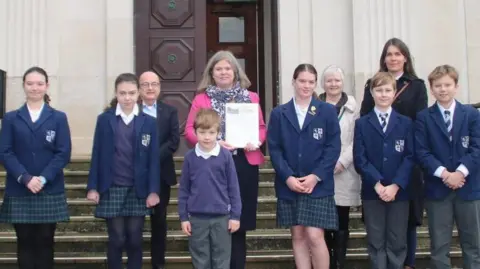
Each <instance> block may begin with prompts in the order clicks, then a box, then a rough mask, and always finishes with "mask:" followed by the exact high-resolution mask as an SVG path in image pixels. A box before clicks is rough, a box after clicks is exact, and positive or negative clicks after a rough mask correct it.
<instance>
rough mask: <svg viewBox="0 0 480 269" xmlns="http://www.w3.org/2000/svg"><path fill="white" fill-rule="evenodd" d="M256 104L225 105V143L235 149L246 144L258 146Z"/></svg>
mask: <svg viewBox="0 0 480 269" xmlns="http://www.w3.org/2000/svg"><path fill="white" fill-rule="evenodd" d="M258 125H259V123H258V104H256V103H227V104H226V105H225V141H226V142H227V143H228V144H230V145H232V146H233V147H236V148H244V147H245V146H246V145H247V144H248V143H252V144H253V145H258V143H259V142H260V141H259V128H258Z"/></svg>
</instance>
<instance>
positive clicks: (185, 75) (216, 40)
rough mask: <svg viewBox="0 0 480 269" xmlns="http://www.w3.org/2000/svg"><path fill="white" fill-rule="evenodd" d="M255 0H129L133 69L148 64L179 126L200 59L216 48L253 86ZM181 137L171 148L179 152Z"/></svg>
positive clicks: (255, 71)
mask: <svg viewBox="0 0 480 269" xmlns="http://www.w3.org/2000/svg"><path fill="white" fill-rule="evenodd" d="M258 8H259V3H258V2H257V1H244V2H231V3H230V2H228V3H227V2H226V1H217V0H212V1H209V0H135V47H136V52H135V66H136V72H137V74H140V73H142V72H144V71H147V70H153V71H154V72H156V73H157V74H158V75H159V76H160V78H161V85H162V86H161V89H162V94H161V98H162V100H163V101H164V102H166V103H168V104H171V105H173V106H175V107H176V108H177V109H178V112H179V120H180V130H181V132H182V134H183V133H184V128H185V121H186V118H187V115H188V111H189V109H190V105H191V101H192V99H193V97H194V96H195V93H196V88H197V85H198V83H199V82H200V80H201V76H202V73H203V69H204V68H205V65H206V62H207V60H208V59H209V57H210V56H211V55H213V53H215V52H216V51H218V50H230V51H232V52H233V53H234V55H235V56H236V57H237V58H238V59H239V61H240V64H241V65H242V66H243V67H244V70H245V72H246V73H247V76H248V77H249V79H250V80H251V82H252V87H251V88H250V90H251V91H256V92H258V93H259V95H260V97H261V98H262V96H263V92H262V91H263V90H264V89H263V88H264V87H261V86H260V87H259V79H258V78H259V72H258V70H259V66H261V65H259V61H258V59H259V57H258V56H259V55H258V54H259V53H257V52H258V48H259V43H258V41H259V40H261V37H260V39H259V35H261V34H262V33H261V32H259V31H258V30H259V27H258V25H259V20H258ZM187 149H188V146H187V144H186V142H185V140H184V139H183V136H182V140H181V146H180V148H179V150H178V151H177V155H178V156H183V154H184V153H185V152H186V151H187Z"/></svg>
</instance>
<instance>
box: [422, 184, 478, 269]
mask: <svg viewBox="0 0 480 269" xmlns="http://www.w3.org/2000/svg"><path fill="white" fill-rule="evenodd" d="M426 209H427V216H428V231H429V234H430V251H431V267H432V269H450V268H452V266H451V263H450V255H449V253H450V244H451V241H452V232H453V223H454V221H455V223H456V225H457V229H458V234H459V236H460V245H461V247H462V257H463V268H464V269H477V268H480V232H479V230H480V201H478V200H476V201H466V200H462V199H460V198H459V197H457V195H456V193H455V192H452V193H451V194H450V195H448V196H447V197H446V198H445V199H443V200H427V201H426Z"/></svg>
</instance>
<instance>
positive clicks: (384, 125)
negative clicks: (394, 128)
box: [380, 113, 388, 133]
mask: <svg viewBox="0 0 480 269" xmlns="http://www.w3.org/2000/svg"><path fill="white" fill-rule="evenodd" d="M387 117H388V113H383V114H380V120H381V124H382V130H383V132H384V133H385V131H387Z"/></svg>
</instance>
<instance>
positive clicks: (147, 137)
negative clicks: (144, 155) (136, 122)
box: [142, 134, 150, 147]
mask: <svg viewBox="0 0 480 269" xmlns="http://www.w3.org/2000/svg"><path fill="white" fill-rule="evenodd" d="M142 145H143V146H144V147H148V145H150V135H149V134H143V135H142Z"/></svg>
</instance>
